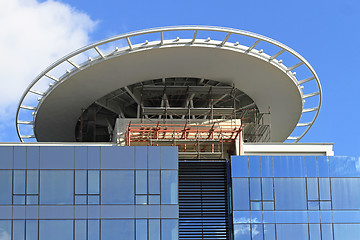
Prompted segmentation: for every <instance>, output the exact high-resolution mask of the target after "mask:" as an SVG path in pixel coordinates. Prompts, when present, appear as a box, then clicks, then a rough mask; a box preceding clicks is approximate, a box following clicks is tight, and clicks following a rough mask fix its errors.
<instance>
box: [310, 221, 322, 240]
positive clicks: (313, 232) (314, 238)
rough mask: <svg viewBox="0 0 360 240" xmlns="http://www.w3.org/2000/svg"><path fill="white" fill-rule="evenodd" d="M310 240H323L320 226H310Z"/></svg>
mask: <svg viewBox="0 0 360 240" xmlns="http://www.w3.org/2000/svg"><path fill="white" fill-rule="evenodd" d="M309 231H310V240H321V232H320V224H310V225H309Z"/></svg>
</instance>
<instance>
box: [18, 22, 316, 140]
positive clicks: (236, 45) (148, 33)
mask: <svg viewBox="0 0 360 240" xmlns="http://www.w3.org/2000/svg"><path fill="white" fill-rule="evenodd" d="M189 32H190V33H191V37H190V38H189V37H188V35H187V34H188V33H189ZM165 33H166V34H169V33H171V34H173V33H176V34H178V35H179V36H180V37H176V38H174V37H172V36H170V37H168V38H166V37H165ZM219 33H221V34H224V35H225V36H222V37H221V38H220V37H219V36H218V35H219ZM154 34H155V35H156V36H155V39H150V38H154ZM171 34H169V35H171ZM201 34H207V35H208V36H209V35H211V36H210V37H208V38H206V39H203V38H198V36H199V35H201ZM181 36H185V38H186V39H185V38H184V39H183V38H182V37H181ZM186 36H187V37H186ZM137 37H141V38H144V37H149V39H150V41H149V40H145V41H142V42H140V43H138V42H135V41H133V40H136V39H135V38H137ZM232 37H235V38H236V37H246V38H249V39H252V40H253V43H252V44H251V45H250V46H244V45H242V43H243V42H242V41H236V42H231V41H230V40H231V38H232ZM121 40H123V41H126V45H125V46H124V47H122V48H118V47H115V49H114V50H113V51H110V52H108V53H105V51H103V50H101V48H105V47H108V45H109V44H113V43H115V42H117V41H121ZM244 42H245V41H244ZM240 43H241V44H240ZM261 43H267V44H269V46H268V47H269V51H270V49H271V48H273V47H276V48H278V51H277V52H276V53H274V54H272V55H268V54H266V52H267V49H264V50H263V49H260V50H256V49H255V47H258V46H260V45H261ZM178 44H187V45H191V44H202V45H210V46H214V47H219V48H228V49H234V50H235V49H236V50H237V51H242V52H243V53H244V54H252V55H256V56H257V57H259V58H261V59H263V60H264V61H267V62H269V63H272V64H276V65H277V66H278V67H280V68H281V69H283V70H284V71H285V72H286V73H288V75H289V76H291V78H292V79H294V81H296V83H297V85H298V87H299V89H302V88H303V86H302V85H303V84H305V83H308V82H315V83H316V88H317V89H316V91H315V92H313V93H309V94H305V95H303V94H302V100H303V109H302V116H303V115H304V114H312V117H310V119H311V120H310V121H307V122H299V123H298V124H297V128H301V129H303V130H302V131H300V132H301V133H300V134H299V135H298V136H290V137H288V140H294V141H295V142H298V141H299V140H300V139H301V138H302V137H303V136H304V135H305V134H306V133H307V132H308V131H309V129H310V127H311V126H312V125H313V123H314V121H315V119H316V118H317V116H318V114H319V110H320V106H321V101H322V90H321V85H320V81H319V78H318V76H317V75H316V72H315V71H314V69H313V68H312V66H311V65H310V64H309V63H308V62H307V61H306V60H305V59H304V58H303V57H302V56H301V55H300V54H298V53H297V52H295V51H294V50H293V49H291V48H289V47H288V46H286V45H284V44H282V43H280V42H278V41H275V40H273V39H271V38H268V37H265V36H262V35H259V34H255V33H251V32H247V31H242V30H237V29H232V28H224V27H211V26H174V27H161V28H152V29H146V30H141V31H135V32H130V33H126V34H121V35H118V36H115V37H111V38H107V39H105V40H102V41H99V42H96V43H93V44H90V45H88V46H85V47H83V48H80V49H78V50H76V51H74V52H72V53H70V54H68V55H66V56H65V57H63V58H61V59H59V60H58V61H56V62H55V63H53V64H52V65H50V66H49V67H48V68H46V69H45V70H44V71H43V72H42V73H40V74H39V75H38V76H37V77H36V78H35V80H33V81H32V82H31V83H30V85H29V86H28V87H27V89H26V91H25V92H24V93H23V95H22V97H21V99H20V102H19V105H18V108H17V112H16V130H17V134H18V136H19V138H20V140H21V141H22V142H23V141H24V139H31V138H35V134H34V130H33V129H29V128H28V129H26V128H25V129H23V128H22V127H21V128H20V126H24V127H26V126H32V127H33V128H34V127H35V125H34V123H35V119H36V114H37V110H38V108H39V106H40V105H41V103H42V101H43V100H44V99H45V98H46V96H47V95H48V94H49V93H50V92H51V90H52V89H54V88H55V87H56V86H57V85H58V84H61V82H62V81H63V80H65V79H66V78H67V77H68V76H70V75H72V74H74V73H76V72H77V71H81V70H82V69H85V68H86V67H88V66H90V65H92V64H96V62H97V61H101V60H104V59H107V58H112V57H116V56H119V55H121V54H126V53H129V52H132V51H136V50H142V49H146V48H151V47H164V46H169V45H178ZM91 51H93V52H94V53H95V54H96V55H95V56H92V57H89V58H88V61H84V62H82V63H77V62H76V60H74V59H76V58H77V57H83V56H90V55H91V54H90V52H91ZM285 53H288V54H290V56H292V57H293V58H294V59H296V61H297V62H296V63H295V64H291V66H290V67H286V65H285V63H283V60H277V59H278V58H279V57H280V56H283V55H284V54H285ZM64 64H65V65H67V66H69V67H70V68H69V69H67V70H66V71H65V70H64V72H63V73H61V74H58V75H59V76H56V74H54V72H58V71H59V70H60V69H62V67H63V65H64ZM289 64H290V62H289ZM301 66H305V67H306V69H307V70H308V71H307V72H308V73H307V74H308V75H307V76H304V78H303V79H302V80H300V81H297V78H296V77H295V75H296V73H295V72H293V70H295V69H297V68H299V67H301ZM309 73H310V74H309ZM299 75H300V74H298V76H299ZM298 76H297V77H298ZM48 81H52V83H50V84H49V88H48V89H47V90H46V91H44V92H41V91H38V90H35V89H33V87H34V86H35V85H37V84H39V85H41V82H48ZM300 92H301V93H302V91H300ZM34 96H38V97H39V98H38V101H39V102H38V103H37V104H36V106H28V105H26V104H25V103H24V102H26V101H27V99H30V100H31V99H33V97H34ZM317 96H318V97H317ZM307 98H311V99H315V98H316V99H315V100H314V101H315V102H316V104H315V107H314V106H311V107H309V108H305V107H304V103H305V99H307ZM25 100H26V101H25ZM31 102H33V101H31ZM310 102H311V101H310ZM20 111H21V112H23V111H25V112H24V115H27V114H26V112H31V114H32V117H31V116H30V117H27V118H32V120H31V121H30V120H29V119H27V120H25V119H19V116H20V114H19V113H20ZM21 131H23V132H24V131H25V132H31V131H32V132H33V133H32V134H21Z"/></svg>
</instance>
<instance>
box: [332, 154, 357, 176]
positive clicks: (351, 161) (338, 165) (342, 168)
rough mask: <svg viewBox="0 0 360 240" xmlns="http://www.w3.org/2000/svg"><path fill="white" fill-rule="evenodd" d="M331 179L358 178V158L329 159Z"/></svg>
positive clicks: (338, 157)
mask: <svg viewBox="0 0 360 240" xmlns="http://www.w3.org/2000/svg"><path fill="white" fill-rule="evenodd" d="M330 172H331V177H360V157H342V156H337V157H330Z"/></svg>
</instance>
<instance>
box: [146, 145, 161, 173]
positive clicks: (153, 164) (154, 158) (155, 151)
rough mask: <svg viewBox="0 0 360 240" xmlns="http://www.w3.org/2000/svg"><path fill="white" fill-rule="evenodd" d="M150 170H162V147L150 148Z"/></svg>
mask: <svg viewBox="0 0 360 240" xmlns="http://www.w3.org/2000/svg"><path fill="white" fill-rule="evenodd" d="M148 167H149V169H160V147H149V148H148Z"/></svg>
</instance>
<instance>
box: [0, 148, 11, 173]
mask: <svg viewBox="0 0 360 240" xmlns="http://www.w3.org/2000/svg"><path fill="white" fill-rule="evenodd" d="M0 162H1V164H0V169H1V168H2V169H12V168H13V147H7V146H0Z"/></svg>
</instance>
